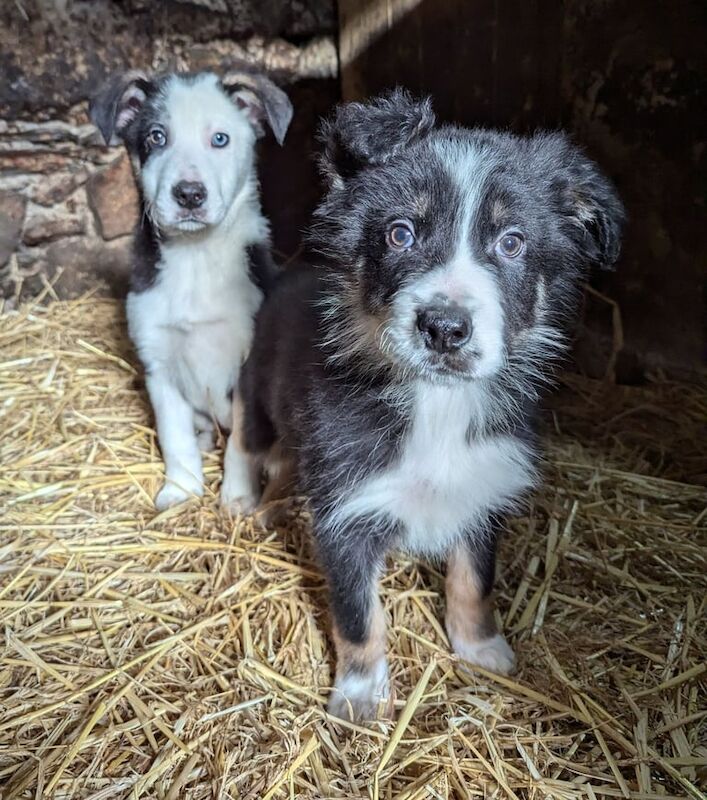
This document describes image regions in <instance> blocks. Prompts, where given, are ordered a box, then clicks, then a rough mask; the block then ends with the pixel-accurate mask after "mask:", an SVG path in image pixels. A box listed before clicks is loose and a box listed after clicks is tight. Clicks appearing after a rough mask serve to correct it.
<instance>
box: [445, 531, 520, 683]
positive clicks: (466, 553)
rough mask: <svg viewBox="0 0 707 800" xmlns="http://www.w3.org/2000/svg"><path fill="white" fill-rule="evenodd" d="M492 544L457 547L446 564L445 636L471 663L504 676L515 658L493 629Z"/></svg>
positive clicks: (461, 545)
mask: <svg viewBox="0 0 707 800" xmlns="http://www.w3.org/2000/svg"><path fill="white" fill-rule="evenodd" d="M495 560H496V556H495V543H494V544H491V543H488V542H478V543H475V544H474V545H473V546H472V545H471V544H467V543H464V544H460V545H458V546H457V547H456V548H455V549H454V551H453V552H452V554H451V555H450V557H449V560H448V561H447V580H446V591H447V620H446V622H447V633H448V634H449V639H450V641H451V643H452V647H453V648H454V652H455V653H457V654H458V655H460V656H461V657H462V658H463V659H465V660H466V661H469V662H470V663H472V664H478V665H479V666H480V667H484V669H488V670H491V671H492V672H498V673H500V674H502V675H507V674H508V673H509V672H511V671H512V670H513V667H514V664H515V657H514V655H513V651H512V650H511V648H510V647H509V645H508V642H506V640H505V639H504V638H503V636H502V635H501V634H500V633H498V631H497V630H496V623H495V622H494V619H493V606H492V604H491V590H492V588H493V573H494V565H495Z"/></svg>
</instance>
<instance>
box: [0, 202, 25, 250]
mask: <svg viewBox="0 0 707 800" xmlns="http://www.w3.org/2000/svg"><path fill="white" fill-rule="evenodd" d="M26 205H27V202H26V200H25V199H24V198H23V197H21V196H20V195H18V194H9V193H7V194H5V193H3V194H0V266H2V265H3V264H5V263H7V260H8V259H9V258H10V256H11V255H12V254H13V252H14V251H15V249H16V248H17V245H18V244H19V242H20V235H21V233H22V223H23V221H24V217H25V207H26Z"/></svg>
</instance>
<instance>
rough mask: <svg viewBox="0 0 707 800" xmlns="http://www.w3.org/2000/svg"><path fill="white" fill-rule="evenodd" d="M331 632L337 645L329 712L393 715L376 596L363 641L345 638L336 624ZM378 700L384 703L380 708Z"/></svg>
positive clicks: (345, 715)
mask: <svg viewBox="0 0 707 800" xmlns="http://www.w3.org/2000/svg"><path fill="white" fill-rule="evenodd" d="M332 634H333V638H334V644H335V646H336V682H335V685H334V689H333V690H332V693H331V696H330V698H329V713H330V714H333V715H334V716H336V717H340V718H343V719H354V720H362V719H373V718H375V717H376V716H377V714H378V712H380V713H381V715H382V716H384V717H392V714H393V694H392V693H391V691H390V689H389V686H388V667H387V663H386V658H385V615H384V614H383V607H382V605H381V602H380V599H379V598H378V596H377V595H376V596H375V597H374V598H373V602H372V605H371V611H370V615H369V620H368V631H367V635H366V638H365V640H364V641H363V642H360V643H354V642H350V641H348V640H347V639H346V638H344V637H343V636H342V635H341V633H340V631H339V630H338V628H337V626H336V624H334V626H333V631H332ZM381 703H385V707H384V708H383V709H382V710H380V708H379V706H380V705H381Z"/></svg>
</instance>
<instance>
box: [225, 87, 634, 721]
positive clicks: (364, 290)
mask: <svg viewBox="0 0 707 800" xmlns="http://www.w3.org/2000/svg"><path fill="white" fill-rule="evenodd" d="M324 140H325V152H324V156H323V166H324V172H325V174H326V175H327V176H328V179H329V191H328V194H327V196H326V197H325V199H324V201H323V202H322V204H321V206H320V207H319V209H318V210H317V212H316V216H315V223H314V225H313V229H312V234H311V236H312V242H313V244H314V246H315V247H316V248H317V249H318V251H319V253H320V254H321V260H320V261H319V263H317V264H316V267H315V268H313V269H303V270H300V271H295V272H293V273H292V274H285V275H284V276H283V278H282V279H281V281H280V283H279V285H278V287H277V288H276V289H275V291H274V292H273V294H272V295H271V297H270V298H268V300H267V301H266V303H265V304H264V306H263V307H262V309H261V311H260V313H259V316H258V319H257V322H256V334H255V338H254V345H253V349H252V351H251V355H250V357H249V360H248V361H247V362H246V364H245V365H244V369H243V376H242V382H241V398H240V400H239V401H238V403H240V404H242V409H241V411H240V412H238V414H242V416H243V419H244V425H243V428H242V436H241V439H240V444H241V446H242V447H243V449H244V450H245V451H247V452H248V453H250V454H251V456H255V457H262V456H263V454H265V453H266V452H267V451H269V450H270V449H271V448H273V447H275V448H276V449H278V450H279V452H280V454H281V455H283V454H284V457H285V458H286V459H288V460H291V461H294V463H295V471H296V475H297V481H298V483H299V488H300V489H301V491H303V492H304V493H306V494H307V495H308V496H309V499H310V504H311V510H312V514H313V521H314V535H315V538H316V543H317V547H318V551H319V554H320V557H321V561H322V564H323V567H324V569H325V571H326V573H327V576H328V579H329V585H330V598H331V611H332V616H333V635H334V642H335V645H336V651H337V668H336V685H335V689H334V691H333V693H332V696H331V700H330V705H329V708H330V710H331V712H332V713H334V714H336V715H338V716H349V715H352V716H353V717H366V716H368V715H370V714H372V713H373V712H374V711H375V709H376V707H377V705H378V703H379V701H381V700H385V698H386V697H388V671H387V666H386V656H385V639H386V633H385V624H384V615H383V611H382V608H381V603H380V600H379V599H378V592H377V582H378V579H379V578H380V576H381V573H382V570H383V567H384V562H385V557H386V554H387V553H388V552H389V551H390V550H391V549H401V550H404V551H407V552H410V553H413V554H419V555H420V556H423V557H432V558H435V559H445V560H446V562H447V578H446V591H447V612H446V624H447V631H448V633H449V638H450V640H451V644H452V646H453V648H454V650H455V651H456V652H457V653H458V654H459V655H460V656H461V657H462V658H464V659H466V660H468V661H469V662H472V663H475V664H479V665H481V666H483V667H485V668H487V669H490V670H495V671H498V672H502V673H506V672H508V671H509V670H510V669H511V668H512V666H513V663H514V656H513V653H512V651H511V649H510V647H509V646H508V644H507V643H506V640H505V639H504V638H503V636H502V635H501V634H500V633H499V632H498V631H497V629H496V626H495V624H494V617H493V613H492V607H491V603H490V594H491V589H492V585H493V581H494V562H495V549H496V540H497V536H498V532H499V524H500V522H499V518H500V516H501V515H502V514H503V513H505V512H508V511H512V510H513V509H515V508H516V507H517V506H518V504H519V501H520V500H521V499H522V497H523V496H524V495H525V494H526V493H527V492H528V491H529V490H530V489H531V488H532V487H533V486H534V485H535V483H536V481H537V471H536V462H537V450H536V442H535V440H534V437H533V434H532V417H533V409H534V407H535V405H536V402H537V400H538V388H539V386H540V385H541V384H542V383H543V382H544V381H545V380H546V378H547V376H548V374H549V372H550V371H551V365H552V363H553V361H554V360H555V359H556V357H557V355H558V353H559V351H560V350H561V348H562V343H563V341H564V337H563V333H562V331H563V328H564V326H565V323H566V322H567V318H568V316H571V313H572V310H573V308H574V307H575V303H576V300H577V295H578V286H579V282H580V279H581V278H582V276H583V275H584V274H585V272H586V269H587V268H588V266H589V265H590V264H592V263H598V264H600V265H602V266H605V267H607V266H610V265H612V264H613V262H614V261H615V260H616V258H617V256H618V253H619V240H620V233H621V227H622V223H623V217H624V212H623V208H622V205H621V202H620V200H619V198H618V197H617V194H616V192H615V190H614V188H613V187H612V185H611V184H610V183H609V181H608V180H607V179H606V178H604V177H603V176H602V175H601V173H600V172H599V171H598V169H597V168H596V166H595V165H594V164H593V163H592V162H591V161H590V160H589V159H588V158H587V157H586V156H584V155H583V154H582V153H581V152H580V151H579V150H578V149H577V148H576V147H574V146H572V145H571V144H570V143H569V141H568V140H567V138H566V137H565V136H563V135H562V134H559V133H539V134H536V135H534V136H531V137H528V138H521V137H518V136H513V135H511V134H509V133H501V132H496V131H484V130H467V129H463V128H458V127H452V126H442V127H436V126H435V119H434V115H433V112H432V110H431V107H430V103H429V101H427V100H423V101H415V100H413V99H411V98H410V96H409V95H407V94H406V93H404V92H402V91H399V90H398V91H396V92H394V93H392V94H389V95H386V96H383V97H382V98H379V99H377V100H374V101H373V102H371V103H368V104H365V105H363V104H356V103H355V104H350V105H345V106H343V107H341V108H340V109H339V110H338V112H337V113H336V114H335V116H334V118H333V120H332V121H331V122H330V123H329V124H328V125H326V127H325V128H324Z"/></svg>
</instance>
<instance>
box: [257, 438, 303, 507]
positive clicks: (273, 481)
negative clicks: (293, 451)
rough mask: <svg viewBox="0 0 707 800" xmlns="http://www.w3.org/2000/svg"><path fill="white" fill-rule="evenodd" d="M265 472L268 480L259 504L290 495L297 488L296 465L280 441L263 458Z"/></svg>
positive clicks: (283, 498)
mask: <svg viewBox="0 0 707 800" xmlns="http://www.w3.org/2000/svg"><path fill="white" fill-rule="evenodd" d="M265 472H266V473H267V479H268V482H267V484H266V486H265V490H264V492H263V496H262V498H261V500H260V503H261V505H266V504H267V503H274V502H276V501H278V500H285V499H287V498H288V497H292V495H293V493H294V492H295V491H296V489H297V466H296V464H295V460H294V458H292V456H291V455H290V454H288V453H286V452H285V449H284V447H283V446H282V442H280V441H277V442H275V444H274V445H273V446H272V447H271V448H270V452H269V453H268V454H267V456H266V458H265Z"/></svg>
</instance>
